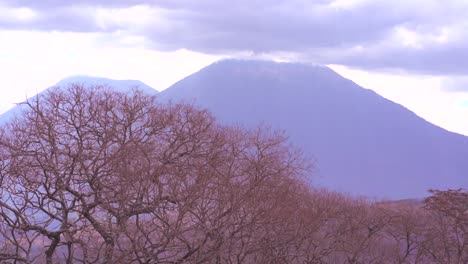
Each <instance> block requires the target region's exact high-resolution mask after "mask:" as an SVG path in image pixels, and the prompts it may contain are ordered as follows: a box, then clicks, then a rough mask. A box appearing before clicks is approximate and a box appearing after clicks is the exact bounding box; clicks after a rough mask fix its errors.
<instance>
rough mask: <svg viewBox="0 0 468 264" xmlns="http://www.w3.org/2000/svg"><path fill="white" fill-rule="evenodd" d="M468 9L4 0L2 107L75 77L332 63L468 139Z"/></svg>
mask: <svg viewBox="0 0 468 264" xmlns="http://www.w3.org/2000/svg"><path fill="white" fill-rule="evenodd" d="M70 3H73V4H72V5H71V4H70ZM467 14H468V1H466V0H438V1H436V0H401V1H400V0H336V1H333V0H316V1H314V0H236V1H221V0H196V1H194V0H113V1H111V0H74V1H63V0H0V89H1V90H0V91H1V96H0V112H1V111H5V110H6V109H7V108H9V107H11V106H12V104H13V103H14V102H18V101H21V100H23V99H24V97H25V96H31V95H34V94H35V93H36V92H39V91H41V90H43V89H45V88H47V87H49V86H52V85H53V84H55V83H57V82H58V81H59V80H60V79H63V78H65V77H67V76H70V75H83V74H84V75H94V76H102V77H108V78H114V79H138V80H141V81H143V82H145V83H146V84H148V85H150V86H152V87H154V88H156V89H158V90H162V89H165V88H167V87H168V86H170V85H171V84H172V83H174V82H175V81H177V80H179V79H181V78H183V77H185V76H186V75H188V74H191V73H193V72H195V71H197V70H198V69H200V68H202V67H204V66H206V65H208V64H210V63H212V62H214V61H216V60H219V59H221V58H226V57H243V58H260V59H275V60H286V61H294V62H295V61H297V62H305V63H315V64H323V65H329V66H330V67H332V68H333V69H334V70H336V71H337V72H339V73H340V74H342V75H344V76H345V77H347V78H349V79H352V80H353V81H355V82H357V83H358V84H360V85H362V86H364V87H366V88H371V89H374V90H375V91H377V92H378V93H380V94H381V95H383V96H385V97H387V98H389V99H391V100H393V101H395V102H397V103H400V104H402V105H404V106H406V107H407V108H409V109H411V110H412V111H414V112H416V113H417V114H418V115H420V116H422V117H423V118H425V119H427V120H429V121H431V122H433V123H435V124H437V125H439V126H442V127H444V128H446V129H448V130H451V131H455V132H459V133H463V134H466V135H468V16H467Z"/></svg>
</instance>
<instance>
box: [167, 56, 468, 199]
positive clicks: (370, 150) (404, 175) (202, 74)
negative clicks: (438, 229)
mask: <svg viewBox="0 0 468 264" xmlns="http://www.w3.org/2000/svg"><path fill="white" fill-rule="evenodd" d="M159 97H160V98H161V99H162V100H169V99H171V100H173V101H180V100H182V101H195V102H196V103H197V104H199V105H201V106H203V107H206V108H208V109H209V110H211V111H212V112H213V113H214V114H215V116H217V117H218V118H219V119H220V120H221V121H222V122H225V123H239V124H246V125H248V126H253V125H256V124H258V123H259V122H264V123H267V124H271V125H272V126H273V127H274V128H279V129H283V130H285V131H286V133H287V135H289V136H290V138H291V140H292V142H293V143H295V144H296V145H298V146H300V147H302V148H303V149H304V150H305V152H306V154H308V155H309V156H311V157H313V158H314V159H315V160H316V166H317V168H318V172H317V173H316V175H315V178H313V181H314V183H315V184H317V185H320V186H324V187H328V188H331V189H334V190H337V191H343V192H347V193H351V194H355V195H365V196H370V197H378V198H389V199H403V198H419V197H423V196H426V195H427V190H428V189H430V188H449V187H452V188H458V187H465V188H466V187H468V160H467V159H468V138H467V137H465V136H462V135H459V134H455V133H451V132H448V131H446V130H444V129H442V128H440V127H437V126H435V125H433V124H431V123H429V122H427V121H425V120H424V119H422V118H420V117H418V116H417V115H415V114H414V113H413V112H411V111H409V110H408V109H406V108H404V107H403V106H401V105H399V104H396V103H394V102H392V101H389V100H387V99H385V98H383V97H382V96H380V95H378V94H376V93H375V92H373V91H372V90H368V89H364V88H362V87H360V86H358V85H356V84H355V83H353V82H352V81H350V80H347V79H345V78H343V77H341V76H340V75H338V74H337V73H335V72H334V71H332V70H331V69H329V68H326V67H320V66H310V65H302V64H287V63H274V62H263V61H239V60H226V61H221V62H217V63H214V64H212V65H210V66H208V67H206V68H204V69H202V70H201V71H199V72H197V73H195V74H193V75H191V76H189V77H187V78H185V79H183V80H181V81H179V82H178V83H176V84H174V85H173V86H172V87H170V88H169V89H167V90H164V91H163V92H161V93H160V95H159Z"/></svg>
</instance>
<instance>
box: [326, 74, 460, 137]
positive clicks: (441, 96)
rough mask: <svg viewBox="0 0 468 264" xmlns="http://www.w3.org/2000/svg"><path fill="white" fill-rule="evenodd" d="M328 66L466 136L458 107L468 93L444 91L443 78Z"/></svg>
mask: <svg viewBox="0 0 468 264" xmlns="http://www.w3.org/2000/svg"><path fill="white" fill-rule="evenodd" d="M330 67H331V68H332V69H333V70H335V71H336V72H338V73H339V74H341V75H343V76H344V77H346V78H348V79H351V80H353V81H354V82H356V83H357V84H359V85H360V86H362V87H365V88H368V89H372V90H374V91H376V92H377V93H378V94H380V95H382V96H384V97H385V98H387V99H389V100H392V101H394V102H397V103H399V104H401V105H403V106H405V107H406V108H408V109H410V110H411V111H413V112H415V113H416V114H417V115H418V116H420V117H422V118H424V119H426V120H428V121H429V122H431V123H433V124H435V125H438V126H440V127H443V128H445V129H447V130H449V131H452V132H457V133H460V134H464V135H468V118H466V117H467V116H468V107H462V106H464V105H465V104H466V102H468V93H453V92H446V91H444V85H445V82H446V78H445V77H440V76H428V75H408V74H402V73H401V72H395V73H379V72H367V71H363V70H357V69H351V68H348V67H345V66H340V65H330ZM464 102H465V103H464Z"/></svg>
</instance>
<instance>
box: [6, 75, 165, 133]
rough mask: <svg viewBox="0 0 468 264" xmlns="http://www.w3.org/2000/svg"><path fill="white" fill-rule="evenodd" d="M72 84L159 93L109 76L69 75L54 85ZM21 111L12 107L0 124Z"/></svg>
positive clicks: (139, 84)
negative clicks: (136, 89)
mask: <svg viewBox="0 0 468 264" xmlns="http://www.w3.org/2000/svg"><path fill="white" fill-rule="evenodd" d="M70 84H80V85H84V86H96V85H102V86H107V87H112V89H115V90H117V91H120V92H128V91H131V90H132V89H133V88H138V89H140V90H141V91H143V92H144V93H147V94H149V95H156V94H157V93H158V91H156V90H155V89H153V88H151V87H150V86H148V85H146V84H144V83H143V82H141V81H138V80H112V79H108V78H101V77H91V76H72V77H68V78H65V79H63V80H61V81H59V82H58V83H57V84H56V85H54V86H53V87H67V86H68V85H70ZM46 92H47V89H46V90H44V91H42V92H41V93H39V94H42V93H46ZM36 96H37V95H36ZM36 96H32V97H31V98H34V97H36ZM31 98H30V99H31ZM20 111H21V107H13V108H12V109H10V110H8V111H6V112H5V113H3V114H1V115H0V125H1V124H3V123H5V122H6V121H8V120H9V119H10V118H11V117H13V116H14V115H15V114H18V113H19V112H20Z"/></svg>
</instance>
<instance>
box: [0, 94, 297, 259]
mask: <svg viewBox="0 0 468 264" xmlns="http://www.w3.org/2000/svg"><path fill="white" fill-rule="evenodd" d="M25 106H26V111H25V112H24V113H23V115H22V116H19V117H18V118H17V119H16V120H15V121H13V122H11V123H10V124H8V125H7V126H6V127H5V128H3V129H2V132H1V138H0V155H1V157H2V164H1V166H2V167H1V176H2V182H1V194H2V198H1V200H0V210H1V211H0V217H1V218H2V220H3V221H2V223H3V225H2V228H3V229H1V230H0V231H1V232H2V236H3V240H2V241H5V242H4V243H3V245H4V246H5V247H6V248H8V249H10V248H11V250H9V251H8V252H9V253H8V254H7V255H4V256H2V257H3V259H5V260H8V259H12V260H16V261H24V262H32V261H39V262H41V261H44V262H46V263H53V262H57V261H59V262H67V263H74V262H83V263H112V262H118V261H121V262H128V263H129V262H139V263H148V262H154V263H156V262H157V263H179V262H186V261H190V262H194V263H201V262H206V261H210V260H212V259H220V258H223V257H226V254H227V253H226V252H229V250H228V248H229V247H231V249H232V248H233V247H234V246H233V245H234V244H236V243H237V241H238V240H237V239H238V235H239V234H243V235H242V239H244V240H245V239H246V237H248V236H250V237H252V234H251V233H252V232H253V231H254V229H255V228H253V226H255V227H256V226H258V225H259V224H262V221H264V220H265V215H266V212H267V211H268V210H271V209H272V208H274V207H275V206H276V207H277V206H278V205H276V204H275V203H273V201H274V200H276V199H277V198H276V196H275V192H276V191H280V190H281V189H282V188H283V185H282V184H283V183H286V182H288V181H294V179H296V177H297V176H298V175H300V174H301V173H302V171H303V169H304V168H305V167H304V163H303V159H302V157H301V155H300V153H299V152H296V151H291V148H290V147H289V146H288V145H286V143H285V138H284V137H282V136H281V135H279V134H276V133H273V132H268V131H267V130H265V129H258V130H255V131H245V130H243V129H239V128H229V127H223V126H220V125H218V124H216V123H215V120H214V118H213V117H212V116H211V115H210V114H209V113H207V112H206V111H204V110H198V109H196V108H194V107H193V106H190V105H162V104H158V103H157V102H156V101H155V98H154V97H148V96H145V95H143V94H142V93H141V92H138V91H135V92H134V93H132V94H130V95H129V94H122V93H116V92H113V91H112V90H110V89H106V88H103V87H92V88H85V87H82V86H79V85H72V86H70V87H69V88H68V89H55V90H52V91H51V92H49V93H47V94H46V95H43V96H40V97H38V98H37V99H35V100H33V101H29V102H26V103H25ZM261 201H269V202H261ZM7 241H9V242H7ZM236 250H237V249H236ZM237 251H238V250H237ZM227 258H229V257H227Z"/></svg>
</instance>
